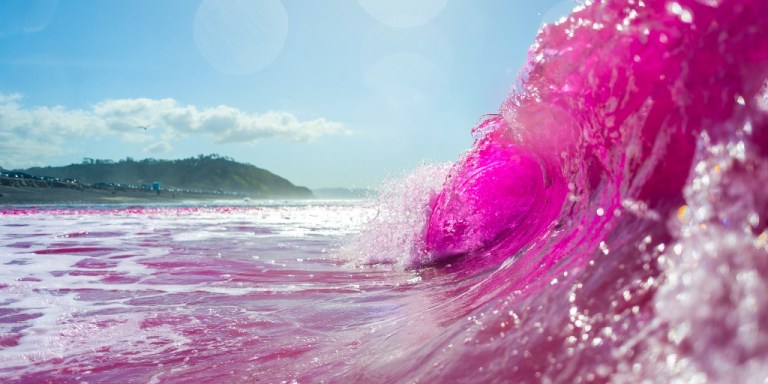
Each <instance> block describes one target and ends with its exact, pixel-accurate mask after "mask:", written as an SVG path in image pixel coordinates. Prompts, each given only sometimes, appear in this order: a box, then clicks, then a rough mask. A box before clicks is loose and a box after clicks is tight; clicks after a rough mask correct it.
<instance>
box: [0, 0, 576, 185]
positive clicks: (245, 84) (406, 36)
mask: <svg viewBox="0 0 768 384" xmlns="http://www.w3.org/2000/svg"><path fill="white" fill-rule="evenodd" d="M573 5H575V3H574V2H573V1H572V0H566V1H557V0H551V1H547V0H542V1H536V2H534V1H529V0H421V1H419V0H323V1H318V0H283V1H279V0H252V1H245V0H202V1H191V0H163V1H156V0H132V1H121V0H115V1H96V0H90V1H89V0H59V1H57V0H3V1H0V167H4V168H9V169H13V168H22V167H23V168H26V167H29V166H35V165H66V164H70V163H79V162H81V161H82V159H83V158H85V157H89V158H100V159H113V160H119V159H123V158H126V157H132V158H134V159H143V158H147V157H154V158H158V159H176V158H184V157H190V156H195V155H198V154H210V153H218V154H220V155H224V156H229V157H232V158H234V159H235V160H238V161H241V162H247V163H251V164H254V165H256V166H259V167H262V168H266V169H268V170H270V171H272V172H274V173H277V174H278V175H281V176H284V177H286V178H288V179H289V180H291V181H292V182H293V183H295V184H298V185H305V186H308V187H310V188H322V187H338V186H343V187H365V186H371V187H376V186H378V185H379V184H380V183H381V181H382V180H383V179H386V178H390V177H397V176H399V175H402V174H403V173H405V172H407V171H408V170H410V169H413V168H415V167H417V166H418V165H419V164H421V163H424V162H426V163H435V162H446V161H454V160H456V159H457V158H458V156H459V155H460V153H461V152H463V151H465V150H467V149H469V147H470V145H471V143H472V140H471V136H470V130H471V128H472V127H473V126H474V125H475V123H476V122H477V121H478V119H479V118H480V117H481V116H482V115H484V114H487V113H494V112H496V111H497V110H498V106H499V105H500V104H501V102H502V101H503V99H504V98H505V96H506V95H507V93H508V91H509V89H510V87H511V86H512V84H513V83H514V81H515V79H516V78H517V75H518V73H519V71H520V68H521V66H522V65H523V63H524V61H525V57H526V53H527V51H528V48H529V47H530V45H531V44H532V43H533V40H534V37H535V35H536V32H537V30H538V29H539V28H540V27H541V25H542V23H543V22H545V21H553V20H556V19H557V18H558V17H560V16H562V15H564V14H566V13H567V12H568V10H569V9H570V8H572V6H573ZM143 127H146V129H144V128H143Z"/></svg>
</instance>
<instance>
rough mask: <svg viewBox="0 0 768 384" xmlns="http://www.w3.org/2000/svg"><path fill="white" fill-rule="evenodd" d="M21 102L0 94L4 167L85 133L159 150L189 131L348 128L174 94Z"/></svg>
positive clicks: (230, 133) (249, 139)
mask: <svg viewBox="0 0 768 384" xmlns="http://www.w3.org/2000/svg"><path fill="white" fill-rule="evenodd" d="M21 101H22V97H21V96H20V95H19V94H3V93H0V154H2V162H3V164H0V165H3V166H5V167H21V166H25V165H28V164H32V163H34V161H33V160H36V161H40V160H41V157H42V158H45V157H50V156H54V155H60V154H65V153H71V152H72V150H71V149H67V146H66V143H68V142H70V140H73V141H72V142H76V140H78V139H86V138H88V139H99V138H103V137H108V136H112V137H117V138H119V139H120V140H121V141H123V142H125V143H127V144H128V143H147V142H151V141H155V143H154V144H151V145H149V146H147V147H146V148H145V150H146V151H147V152H151V153H160V152H167V151H169V150H171V149H172V147H171V145H170V144H169V141H173V140H176V139H180V138H184V137H189V136H193V135H205V136H209V137H211V138H212V139H213V141H214V142H215V143H219V144H222V143H253V142H257V141H259V140H263V139H268V138H276V139H283V140H288V141H294V142H304V141H311V140H313V139H317V138H319V137H322V136H326V135H332V134H345V133H348V132H347V131H346V130H345V129H344V127H343V125H342V124H341V123H338V122H333V121H329V120H327V119H324V118H316V119H312V120H300V119H299V118H298V117H297V116H295V115H293V114H291V113H289V112H281V111H268V112H265V113H248V112H245V111H242V110H240V109H237V108H233V107H229V106H224V105H220V106H217V107H212V108H199V107H196V106H193V105H183V104H180V103H179V102H177V101H176V100H174V99H147V98H137V99H116V100H105V101H102V102H99V103H97V104H95V105H93V106H91V107H90V108H87V109H68V108H65V107H61V106H54V107H47V106H38V107H27V106H24V105H23V104H22V103H21ZM84 155H85V156H87V155H88V154H84Z"/></svg>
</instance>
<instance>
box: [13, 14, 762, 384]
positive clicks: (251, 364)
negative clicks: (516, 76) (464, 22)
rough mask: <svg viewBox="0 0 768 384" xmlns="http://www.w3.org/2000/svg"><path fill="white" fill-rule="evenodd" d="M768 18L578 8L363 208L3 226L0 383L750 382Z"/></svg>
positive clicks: (756, 370) (18, 212)
mask: <svg viewBox="0 0 768 384" xmlns="http://www.w3.org/2000/svg"><path fill="white" fill-rule="evenodd" d="M766 14H768V2H765V1H763V0H741V1H737V0H680V1H640V0H632V1H629V0H616V1H595V2H590V3H589V4H588V5H585V6H583V7H580V8H579V9H577V10H576V11H575V12H574V13H573V14H572V15H571V16H570V17H568V18H566V19H564V20H562V21H561V22H560V23H558V24H556V25H551V26H547V27H545V28H543V29H542V31H541V32H540V34H539V36H538V38H537V40H536V41H535V42H534V43H533V46H532V48H531V51H530V55H529V62H528V65H527V67H526V70H525V71H524V73H523V75H522V76H521V79H520V81H519V83H518V84H516V85H515V86H514V88H513V91H512V93H511V94H510V97H509V98H508V99H507V100H506V101H504V102H503V103H502V105H501V108H500V110H499V111H498V113H496V114H492V115H488V116H486V117H484V118H483V119H482V121H481V123H480V124H478V126H477V127H475V128H474V129H472V134H473V136H474V137H475V143H474V145H473V147H472V148H470V149H469V150H468V151H467V152H466V153H465V154H464V155H463V156H462V158H461V159H459V160H458V161H457V162H456V163H455V164H453V165H446V166H441V165H434V166H425V167H422V168H420V169H418V170H415V171H414V173H413V174H412V175H410V176H408V177H405V178H403V179H402V180H397V181H393V182H390V183H389V184H387V185H386V186H385V188H384V189H383V191H382V194H381V196H380V197H379V199H378V200H377V201H375V202H363V203H361V202H357V203H352V202H317V201H315V202H312V201H305V202H293V203H285V202H283V203H279V202H278V203H260V204H256V205H251V206H213V207H194V206H173V207H102V208H98V209H96V208H88V207H37V208H35V207H24V208H13V207H6V208H3V209H2V211H1V212H0V215H1V216H0V217H2V223H1V224H0V250H2V251H1V252H0V263H2V264H3V269H2V272H0V276H1V277H2V280H0V282H1V283H0V298H2V302H1V303H0V332H1V333H0V377H2V378H3V379H4V381H7V382H23V383H27V382H28V383H39V382H57V383H58V382H93V383H100V382H139V383H145V382H149V383H161V382H162V383H165V382H169V383H174V382H218V383H221V382H231V383H238V382H331V383H332V382H344V383H346V382H381V383H399V382H470V383H471V382H478V383H480V382H482V383H486V382H512V383H526V382H531V383H536V382H555V383H561V382H562V383H587V382H617V383H624V382H629V383H637V382H643V381H646V382H686V383H689V382H699V383H705V382H714V383H732V382H739V383H758V382H764V381H765V380H766V378H768V284H766V281H768V280H767V278H768V232H767V231H766V228H767V227H768V225H766V223H768V194H766V193H765V186H766V185H768V23H766V22H765V20H763V19H764V16H765V15H766ZM499 39H500V41H501V42H502V43H503V37H499ZM468 130H469V129H468Z"/></svg>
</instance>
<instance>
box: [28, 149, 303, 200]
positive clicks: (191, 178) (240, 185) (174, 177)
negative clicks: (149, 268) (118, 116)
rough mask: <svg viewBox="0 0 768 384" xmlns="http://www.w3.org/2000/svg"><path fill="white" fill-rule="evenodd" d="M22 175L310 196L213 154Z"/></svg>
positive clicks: (91, 163) (87, 163)
mask: <svg viewBox="0 0 768 384" xmlns="http://www.w3.org/2000/svg"><path fill="white" fill-rule="evenodd" d="M24 172H26V173H29V174H32V175H36V176H48V177H54V178H59V179H75V180H78V181H80V182H81V183H84V184H94V183H120V184H126V185H130V186H141V185H148V184H152V183H153V182H156V181H158V182H160V183H161V184H162V187H163V188H176V189H185V190H199V191H224V192H234V193H244V194H249V195H251V196H253V197H312V192H311V191H310V190H309V189H307V188H305V187H298V186H295V185H293V184H292V183H291V182H290V181H288V180H286V179H284V178H282V177H280V176H277V175H275V174H274V173H272V172H269V171H267V170H265V169H261V168H258V167H256V166H254V165H251V164H245V163H238V162H236V161H234V160H233V159H231V158H228V157H223V156H219V155H216V154H213V155H208V156H203V155H199V156H197V157H190V158H188V159H181V160H157V159H144V160H139V161H136V160H133V159H131V158H126V159H124V160H120V161H117V162H114V161H111V160H98V159H97V160H94V159H89V158H86V159H83V163H81V164H71V165H67V166H63V167H34V168H29V169H26V170H24Z"/></svg>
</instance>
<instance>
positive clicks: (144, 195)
mask: <svg viewBox="0 0 768 384" xmlns="http://www.w3.org/2000/svg"><path fill="white" fill-rule="evenodd" d="M245 198H246V197H245V196H235V195H226V194H214V193H210V194H208V193H186V192H168V191H161V192H160V194H157V191H141V190H104V189H96V188H83V189H75V188H55V187H48V188H46V187H34V186H23V187H10V186H4V185H3V186H0V206H7V205H30V204H149V203H174V202H182V201H213V200H232V201H243V200H244V199H245Z"/></svg>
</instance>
